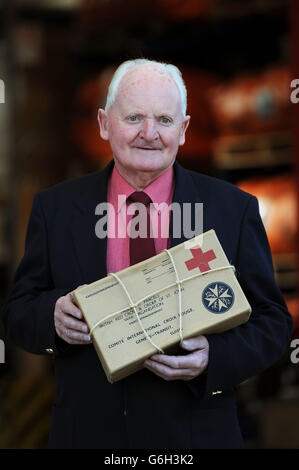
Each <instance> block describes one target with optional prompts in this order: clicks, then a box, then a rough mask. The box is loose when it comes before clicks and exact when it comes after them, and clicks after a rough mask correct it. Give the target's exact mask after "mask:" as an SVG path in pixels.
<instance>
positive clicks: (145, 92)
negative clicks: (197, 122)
mask: <svg viewBox="0 0 299 470" xmlns="http://www.w3.org/2000/svg"><path fill="white" fill-rule="evenodd" d="M189 119H190V117H189V116H185V117H183V115H182V112H181V103H180V94H179V90H178V88H177V86H176V84H175V83H174V82H173V81H172V80H171V79H170V78H169V76H168V75H167V74H166V73H165V74H164V73H161V72H160V71H157V70H154V69H152V68H145V69H143V68H141V70H140V69H139V68H138V69H136V68H135V69H132V70H130V71H129V72H128V73H127V74H126V75H125V76H124V77H123V79H122V81H121V83H120V85H119V88H118V94H117V97H116V100H115V102H114V104H113V105H112V106H111V107H110V109H109V110H108V113H107V114H106V113H105V111H104V110H99V124H100V130H101V136H102V138H104V139H105V140H109V142H110V145H111V149H112V152H113V155H114V159H115V164H116V166H117V167H118V169H119V170H122V173H123V174H128V173H131V172H136V171H140V172H151V173H157V174H159V173H162V172H163V171H164V170H165V169H167V168H168V167H170V166H171V165H172V164H173V162H174V160H175V158H176V155H177V151H178V147H179V145H183V144H184V142H185V131H186V129H187V127H188V124H189Z"/></svg>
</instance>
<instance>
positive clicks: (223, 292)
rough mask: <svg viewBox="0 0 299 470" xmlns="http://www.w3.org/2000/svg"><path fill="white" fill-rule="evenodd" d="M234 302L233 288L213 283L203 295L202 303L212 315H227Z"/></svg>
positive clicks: (220, 283)
mask: <svg viewBox="0 0 299 470" xmlns="http://www.w3.org/2000/svg"><path fill="white" fill-rule="evenodd" d="M234 300H235V295H234V292H233V290H232V288H231V287H230V286H228V285H227V284H225V283H224V282H213V283H212V284H209V285H208V286H207V287H206V288H205V290H204V291H203V293H202V303H203V304H204V306H205V307H206V309H207V310H209V312H212V313H226V312H227V311H228V310H229V309H230V308H231V307H232V305H233V303H234Z"/></svg>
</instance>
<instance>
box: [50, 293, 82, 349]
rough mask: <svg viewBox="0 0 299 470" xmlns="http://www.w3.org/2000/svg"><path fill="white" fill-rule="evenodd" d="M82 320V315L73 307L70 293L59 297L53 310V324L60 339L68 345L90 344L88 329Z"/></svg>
mask: <svg viewBox="0 0 299 470" xmlns="http://www.w3.org/2000/svg"><path fill="white" fill-rule="evenodd" d="M79 287H82V286H79ZM76 319H77V320H76ZM82 319H83V315H82V313H81V311H80V310H79V308H78V307H77V306H76V305H75V303H74V298H73V294H72V293H71V292H69V293H68V294H67V295H65V296H62V297H59V299H58V300H57V302H56V305H55V310H54V323H55V329H56V332H57V334H58V336H59V337H60V338H62V339H63V340H64V341H66V342H67V343H69V344H90V343H91V339H90V336H89V334H88V333H89V328H88V326H87V324H86V323H85V322H84V321H83V320H82Z"/></svg>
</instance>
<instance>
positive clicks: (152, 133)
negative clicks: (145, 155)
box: [139, 119, 159, 141]
mask: <svg viewBox="0 0 299 470" xmlns="http://www.w3.org/2000/svg"><path fill="white" fill-rule="evenodd" d="M139 136H140V137H141V138H143V139H144V140H147V141H152V140H156V139H158V137H159V134H158V130H157V125H156V122H155V120H154V119H144V121H143V123H142V127H141V129H140V132H139Z"/></svg>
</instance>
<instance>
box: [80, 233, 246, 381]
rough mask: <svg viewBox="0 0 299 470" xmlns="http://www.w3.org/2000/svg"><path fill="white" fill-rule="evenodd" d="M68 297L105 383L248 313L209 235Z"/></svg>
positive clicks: (215, 240) (242, 319) (231, 271)
mask: <svg viewBox="0 0 299 470" xmlns="http://www.w3.org/2000/svg"><path fill="white" fill-rule="evenodd" d="M178 281H180V282H179V283H178ZM179 286H180V290H179ZM73 294H74V298H75V302H76V304H77V305H78V306H79V307H80V309H81V311H82V313H83V316H84V319H85V321H86V323H87V324H88V326H89V329H90V330H91V336H92V340H93V344H94V347H95V349H96V351H97V354H98V356H99V359H100V361H101V363H102V366H103V368H104V371H105V373H106V376H107V379H108V381H109V382H111V383H113V382H116V381H117V380H120V379H122V378H124V377H126V376H128V375H130V374H132V373H133V372H136V371H138V370H140V369H141V368H142V364H143V362H144V361H145V359H147V358H148V357H150V356H151V355H153V354H155V353H157V352H166V353H167V350H168V351H169V349H171V346H173V345H175V344H178V343H179V342H180V341H181V340H182V339H183V338H184V339H186V338H189V337H192V336H196V335H199V334H207V333H221V332H223V331H225V330H228V329H231V328H233V327H235V326H237V325H240V324H242V323H244V322H246V321H247V320H248V318H249V316H250V313H251V307H250V305H249V303H248V301H247V299H246V297H245V295H244V293H243V291H242V289H241V287H240V285H239V283H238V281H237V278H236V276H235V274H234V268H233V266H231V265H230V264H229V261H228V259H227V258H226V255H225V253H224V251H223V249H222V247H221V244H220V242H219V240H218V238H217V236H216V233H215V231H214V230H209V231H208V232H205V233H204V234H201V235H198V236H197V237H194V238H192V239H191V240H188V241H187V242H184V243H181V244H180V245H177V246H175V247H173V248H170V249H169V250H165V251H163V252H161V253H159V254H158V255H156V256H153V257H152V258H149V259H147V260H145V261H143V262H141V263H138V264H135V265H134V266H130V267H129V268H126V269H124V270H122V271H119V272H118V273H116V275H113V274H109V275H108V276H107V277H105V278H103V279H100V280H99V281H96V282H93V283H92V284H89V285H88V286H84V287H81V288H78V289H76V290H75V291H74V292H73ZM142 299H143V300H142ZM140 301H141V302H140ZM131 305H133V307H132V306H131ZM180 313H181V315H180ZM137 315H138V317H139V318H137Z"/></svg>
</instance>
